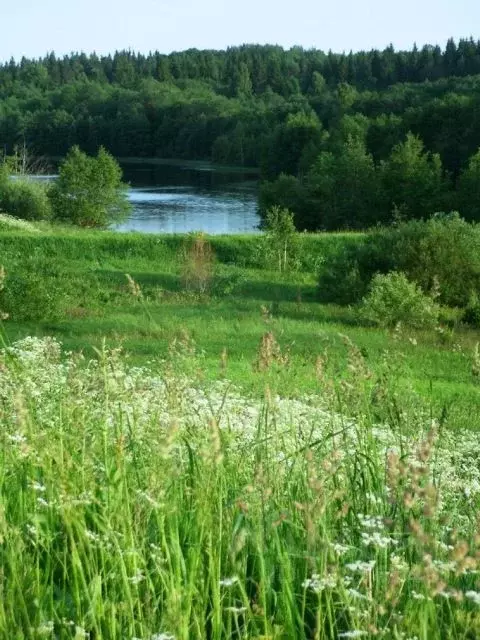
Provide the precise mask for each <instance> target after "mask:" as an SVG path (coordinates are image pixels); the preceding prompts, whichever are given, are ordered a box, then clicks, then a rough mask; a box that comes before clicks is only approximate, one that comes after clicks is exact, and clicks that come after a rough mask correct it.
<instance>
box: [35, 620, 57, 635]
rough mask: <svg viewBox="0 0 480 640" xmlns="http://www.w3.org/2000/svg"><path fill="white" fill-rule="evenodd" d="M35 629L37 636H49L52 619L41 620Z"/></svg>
mask: <svg viewBox="0 0 480 640" xmlns="http://www.w3.org/2000/svg"><path fill="white" fill-rule="evenodd" d="M36 631H37V633H38V635H39V636H50V635H51V634H52V633H53V620H48V621H46V622H42V624H41V625H40V626H39V627H37V629H36Z"/></svg>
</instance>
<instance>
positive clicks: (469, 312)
mask: <svg viewBox="0 0 480 640" xmlns="http://www.w3.org/2000/svg"><path fill="white" fill-rule="evenodd" d="M462 321H463V322H465V323H466V324H469V325H471V326H472V327H475V328H477V329H480V300H479V298H478V295H477V293H475V292H473V293H472V294H471V295H470V299H469V301H468V305H467V307H466V308H465V311H464V312H463V315H462Z"/></svg>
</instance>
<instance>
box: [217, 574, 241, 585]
mask: <svg viewBox="0 0 480 640" xmlns="http://www.w3.org/2000/svg"><path fill="white" fill-rule="evenodd" d="M237 582H239V580H238V577H237V576H232V577H231V578H223V579H222V580H220V582H219V584H220V586H221V587H232V586H233V585H234V584H237Z"/></svg>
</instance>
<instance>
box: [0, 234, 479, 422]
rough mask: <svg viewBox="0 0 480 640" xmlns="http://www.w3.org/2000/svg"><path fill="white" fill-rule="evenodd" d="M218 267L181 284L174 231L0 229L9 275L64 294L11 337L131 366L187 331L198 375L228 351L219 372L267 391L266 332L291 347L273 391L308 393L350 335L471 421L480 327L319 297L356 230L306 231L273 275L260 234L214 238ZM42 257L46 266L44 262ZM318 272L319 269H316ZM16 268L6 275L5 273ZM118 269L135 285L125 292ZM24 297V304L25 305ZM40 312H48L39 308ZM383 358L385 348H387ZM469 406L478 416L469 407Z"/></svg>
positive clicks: (211, 372)
mask: <svg viewBox="0 0 480 640" xmlns="http://www.w3.org/2000/svg"><path fill="white" fill-rule="evenodd" d="M211 241H212V243H213V249H214V252H215V255H216V259H217V264H216V266H215V269H214V273H213V276H212V278H211V282H210V287H209V292H208V293H206V294H202V293H196V292H195V291H189V290H186V288H185V286H184V282H183V280H182V265H181V262H182V260H181V252H182V246H183V245H184V243H185V238H182V237H179V236H143V235H140V234H138V235H137V234H131V235H128V236H121V235H119V234H114V233H106V232H96V233H95V232H83V233H82V232H72V231H64V232H58V231H57V232H52V231H51V230H49V231H44V232H43V233H41V234H28V233H20V234H19V233H12V232H9V233H3V235H0V246H1V247H2V262H3V264H4V267H5V269H6V271H7V286H8V277H9V274H10V275H15V271H18V270H19V269H20V270H21V269H23V268H24V267H25V265H30V266H29V269H30V271H29V272H31V271H32V270H34V271H35V273H36V276H37V277H38V278H42V279H44V280H45V282H46V283H47V284H46V288H47V291H48V290H49V289H53V290H55V289H57V290H60V291H61V292H62V295H61V299H60V303H59V304H60V305H61V307H62V309H63V311H62V314H61V315H60V316H59V317H54V319H51V318H49V319H47V320H42V319H40V320H35V321H29V322H25V321H16V319H15V315H14V314H12V317H11V318H10V319H9V320H8V321H6V322H5V323H4V332H5V335H6V337H7V339H8V340H15V339H18V338H21V337H23V336H25V335H39V336H41V335H52V336H55V337H57V338H58V339H59V340H60V341H61V342H62V343H63V345H64V347H65V348H66V349H68V350H70V349H73V350H83V351H85V352H86V353H88V354H89V355H91V354H92V353H93V348H99V347H100V346H101V344H102V343H103V340H105V341H106V344H107V345H108V346H111V347H119V346H121V347H123V348H124V350H125V351H126V352H127V353H128V354H129V355H130V356H131V359H132V360H133V361H134V362H137V363H145V362H146V361H148V360H149V359H151V358H158V357H163V356H164V355H165V354H166V353H167V352H168V348H169V345H170V344H171V342H172V340H174V339H178V338H179V337H182V336H184V335H185V334H186V335H188V336H189V337H190V338H191V339H192V340H193V341H194V342H195V344H196V347H197V349H198V350H200V351H201V352H202V354H203V367H204V369H205V371H206V374H207V375H208V376H210V377H211V378H215V377H216V376H217V374H218V371H219V366H220V361H221V357H222V353H223V351H224V350H226V354H227V358H226V368H227V369H226V374H227V375H228V377H229V378H230V379H231V380H232V381H234V382H235V383H236V384H240V385H241V386H242V387H243V388H245V389H247V390H255V391H256V392H260V393H262V392H263V389H264V384H265V381H264V377H265V376H263V375H257V374H256V373H255V371H254V363H255V360H256V358H257V352H258V348H259V345H260V342H261V339H262V336H263V335H264V334H265V333H266V332H269V331H271V332H272V333H273V334H274V336H275V338H276V340H277V342H278V343H279V345H280V347H281V349H282V350H283V351H284V352H286V353H287V352H288V356H289V363H288V366H284V367H282V375H281V376H280V379H278V377H276V382H275V384H276V385H279V389H278V390H279V391H281V392H282V393H283V394H286V395H293V394H295V393H297V392H300V391H315V388H316V382H315V376H314V375H312V373H313V372H314V370H315V362H316V361H317V358H318V357H319V356H321V357H326V359H327V361H328V366H329V367H330V370H331V373H332V374H333V375H335V376H341V375H342V374H343V371H344V368H345V359H346V349H345V345H344V341H343V338H342V335H343V334H345V335H347V336H348V337H349V338H350V339H351V340H352V341H353V342H354V343H355V344H356V345H357V346H358V347H359V348H360V349H361V350H362V353H363V354H364V357H365V359H366V361H367V362H368V363H369V366H371V367H372V369H373V370H374V371H376V370H378V371H380V370H381V368H382V366H383V365H384V362H385V359H386V358H387V359H388V361H389V362H390V366H391V367H395V370H396V375H397V377H398V379H399V381H400V383H401V385H403V386H404V387H405V389H407V390H408V389H410V388H412V389H414V390H415V391H418V392H420V393H421V394H422V395H423V396H424V397H425V398H426V399H427V400H428V401H429V402H430V401H431V402H432V405H433V407H434V408H435V411H442V410H443V411H447V412H448V414H449V415H452V416H454V415H456V414H457V413H458V412H460V413H461V412H463V411H467V412H468V414H470V415H471V417H472V419H475V420H476V416H475V414H476V413H477V411H476V409H477V407H478V408H480V407H479V404H478V403H479V395H478V387H477V386H476V384H475V380H474V379H473V377H472V374H471V365H472V353H473V349H474V346H475V343H476V342H477V341H478V340H479V338H480V334H479V333H478V332H475V331H473V330H470V329H465V328H461V327H457V328H455V329H453V330H451V329H449V330H447V331H445V332H443V333H442V332H438V331H437V332H419V331H411V330H404V331H401V332H400V333H399V334H398V333H397V332H393V333H392V332H387V331H385V330H379V329H376V328H372V327H367V326H362V325H361V324H360V325H359V324H358V322H357V317H356V313H355V310H353V309H350V308H346V307H338V306H335V305H322V304H319V303H318V302H317V301H316V297H317V296H316V287H317V285H316V281H317V273H316V271H318V269H320V268H321V265H322V264H323V263H324V262H325V261H327V260H328V259H329V257H331V256H332V255H333V253H334V252H336V251H339V250H341V247H342V245H344V244H345V243H348V242H358V241H361V236H356V235H354V234H327V235H318V236H311V235H309V236H305V237H303V238H302V247H301V252H300V253H301V256H302V262H301V264H300V269H299V271H298V272H295V273H290V274H279V273H278V272H275V271H269V270H267V269H265V268H262V267H261V266H260V265H261V263H262V259H263V258H262V253H261V246H260V245H259V242H260V241H259V239H258V238H254V237H248V236H244V237H242V236H240V237H214V238H212V239H211ZM45 264H48V265H50V266H49V267H48V268H45V266H44V265H45ZM314 268H315V269H316V270H315V271H314V270H313V269H314ZM12 272H13V273H12ZM126 274H129V275H130V276H131V277H132V278H133V279H134V280H135V281H136V282H137V283H138V284H139V286H140V288H141V291H142V298H141V299H138V298H136V297H135V296H133V295H132V294H131V293H130V291H129V287H128V281H127V278H126ZM23 306H24V305H23V302H22V303H21V305H20V307H21V309H20V310H21V311H23ZM47 315H48V314H47ZM387 353H388V355H387ZM473 408H475V411H473V410H472V409H473Z"/></svg>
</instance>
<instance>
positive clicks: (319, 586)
mask: <svg viewBox="0 0 480 640" xmlns="http://www.w3.org/2000/svg"><path fill="white" fill-rule="evenodd" d="M337 582H338V580H337V577H336V576H326V577H324V578H320V576H319V575H318V573H314V574H313V575H312V577H311V578H307V579H306V580H304V582H303V583H302V587H303V588H304V589H311V590H312V591H315V593H320V592H322V591H324V590H325V589H334V588H335V587H336V586H337Z"/></svg>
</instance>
